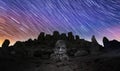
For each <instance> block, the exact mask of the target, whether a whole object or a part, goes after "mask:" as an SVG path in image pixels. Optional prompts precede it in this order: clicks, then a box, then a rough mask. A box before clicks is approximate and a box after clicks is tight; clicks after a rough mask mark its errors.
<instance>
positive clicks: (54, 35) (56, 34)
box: [53, 31, 60, 40]
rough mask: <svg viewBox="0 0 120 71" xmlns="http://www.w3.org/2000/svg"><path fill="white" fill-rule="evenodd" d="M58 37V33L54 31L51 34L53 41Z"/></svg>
mask: <svg viewBox="0 0 120 71" xmlns="http://www.w3.org/2000/svg"><path fill="white" fill-rule="evenodd" d="M59 37H60V34H59V32H58V31H54V32H53V39H54V40H58V39H59Z"/></svg>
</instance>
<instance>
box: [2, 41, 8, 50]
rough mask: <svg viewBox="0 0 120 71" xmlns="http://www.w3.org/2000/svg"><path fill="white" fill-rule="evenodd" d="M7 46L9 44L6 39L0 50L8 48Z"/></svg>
mask: <svg viewBox="0 0 120 71" xmlns="http://www.w3.org/2000/svg"><path fill="white" fill-rule="evenodd" d="M9 44H10V41H9V40H8V39H6V40H5V41H4V42H3V44H2V48H8V47H9Z"/></svg>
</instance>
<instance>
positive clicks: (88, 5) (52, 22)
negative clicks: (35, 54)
mask: <svg viewBox="0 0 120 71" xmlns="http://www.w3.org/2000/svg"><path fill="white" fill-rule="evenodd" d="M55 30H57V31H59V32H60V33H68V32H70V31H71V32H73V34H74V35H79V36H80V37H81V38H84V39H86V40H90V39H91V37H92V35H95V36H96V39H97V40H98V42H99V43H100V44H102V38H103V37H104V36H106V37H108V38H109V39H111V40H112V39H116V40H119V41H120V0H0V44H1V43H2V42H3V41H4V39H10V41H11V44H13V43H15V41H18V40H20V41H24V40H27V39H29V38H32V39H34V38H37V36H38V34H39V33H40V32H45V33H47V34H52V32H53V31H55Z"/></svg>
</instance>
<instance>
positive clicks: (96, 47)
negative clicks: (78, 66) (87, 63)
mask: <svg viewBox="0 0 120 71" xmlns="http://www.w3.org/2000/svg"><path fill="white" fill-rule="evenodd" d="M91 41H92V45H91V49H90V50H91V54H97V53H98V52H99V51H100V45H99V44H98V42H97V40H96V38H95V36H94V35H93V36H92V38H91Z"/></svg>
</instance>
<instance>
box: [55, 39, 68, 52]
mask: <svg viewBox="0 0 120 71" xmlns="http://www.w3.org/2000/svg"><path fill="white" fill-rule="evenodd" d="M66 51H67V48H66V44H65V41H64V40H58V41H57V42H56V44H55V48H54V53H55V54H65V53H66Z"/></svg>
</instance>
